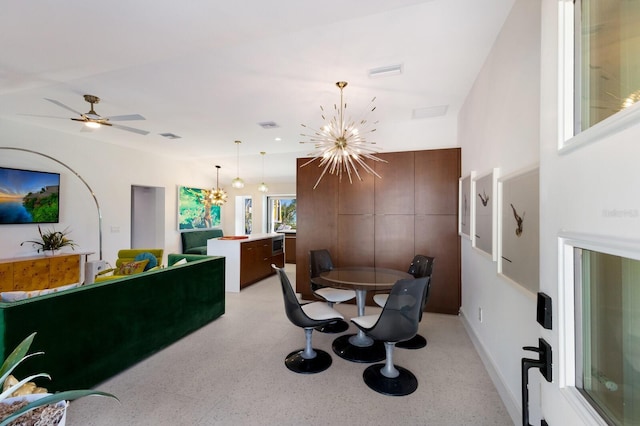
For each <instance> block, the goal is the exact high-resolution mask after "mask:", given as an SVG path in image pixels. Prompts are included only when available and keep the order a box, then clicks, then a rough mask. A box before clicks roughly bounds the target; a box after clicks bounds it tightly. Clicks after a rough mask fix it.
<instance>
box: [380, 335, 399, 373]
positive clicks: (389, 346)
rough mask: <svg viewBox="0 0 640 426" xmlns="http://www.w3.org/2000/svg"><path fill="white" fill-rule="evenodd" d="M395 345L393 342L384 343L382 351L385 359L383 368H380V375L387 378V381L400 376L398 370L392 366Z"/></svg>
mask: <svg viewBox="0 0 640 426" xmlns="http://www.w3.org/2000/svg"><path fill="white" fill-rule="evenodd" d="M395 345H396V344H395V343H394V342H384V350H385V352H386V354H387V357H386V360H385V362H384V367H382V370H380V373H382V375H383V376H384V377H387V378H389V379H395V378H396V377H398V376H399V375H400V372H399V371H398V369H396V367H395V366H394V365H393V348H394V347H395Z"/></svg>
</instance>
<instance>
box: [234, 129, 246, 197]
mask: <svg viewBox="0 0 640 426" xmlns="http://www.w3.org/2000/svg"><path fill="white" fill-rule="evenodd" d="M241 143H242V142H240V141H236V142H235V144H236V147H237V162H236V165H237V168H236V178H235V179H234V180H232V181H231V186H232V187H234V188H236V189H242V188H244V181H243V180H242V179H240V144H241Z"/></svg>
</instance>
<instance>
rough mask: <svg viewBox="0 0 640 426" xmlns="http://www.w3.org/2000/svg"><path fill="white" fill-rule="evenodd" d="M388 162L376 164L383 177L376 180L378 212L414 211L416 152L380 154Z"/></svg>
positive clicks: (377, 170)
mask: <svg viewBox="0 0 640 426" xmlns="http://www.w3.org/2000/svg"><path fill="white" fill-rule="evenodd" d="M379 157H380V158H383V159H384V160H387V161H388V163H379V162H377V163H376V164H375V170H376V172H377V173H378V174H379V175H380V176H381V179H378V178H376V180H375V213H376V214H413V213H414V179H415V176H414V153H413V152H392V153H385V154H380V155H379Z"/></svg>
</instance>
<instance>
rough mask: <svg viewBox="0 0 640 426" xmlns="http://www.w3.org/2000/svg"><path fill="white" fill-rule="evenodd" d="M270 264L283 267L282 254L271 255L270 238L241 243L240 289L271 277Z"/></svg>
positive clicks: (272, 271) (272, 272)
mask: <svg viewBox="0 0 640 426" xmlns="http://www.w3.org/2000/svg"><path fill="white" fill-rule="evenodd" d="M272 263H274V264H275V265H276V266H278V267H279V268H282V267H284V253H279V254H273V255H272V248H271V238H264V239H260V240H255V241H247V242H243V243H241V244H240V288H241V289H242V288H244V287H246V286H248V285H250V284H253V283H255V282H256V281H260V280H261V279H264V278H266V277H268V276H270V275H273V274H274V273H275V272H274V270H273V269H272V268H271V264H272Z"/></svg>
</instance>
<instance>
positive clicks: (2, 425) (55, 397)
mask: <svg viewBox="0 0 640 426" xmlns="http://www.w3.org/2000/svg"><path fill="white" fill-rule="evenodd" d="M89 395H97V396H107V397H110V398H114V399H115V400H116V401H120V400H119V399H118V398H117V397H116V396H115V395H112V394H110V393H107V392H101V391H95V390H90V389H86V390H71V391H64V392H58V393H54V394H51V395H47V396H45V397H42V398H40V399H37V400H35V401H33V402H30V403H29V404H27V405H26V406H24V407H22V408H21V409H20V410H18V411H16V412H14V413H13V414H11V415H10V416H8V417H6V418H4V419H2V422H0V426H7V425H8V424H9V423H11V422H12V421H13V420H15V419H17V418H18V417H20V416H21V415H23V414H25V413H28V412H29V411H31V410H34V409H36V408H38V407H42V406H43V405H49V404H55V403H58V402H60V401H72V400H74V399H78V398H82V397H84V396H89Z"/></svg>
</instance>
